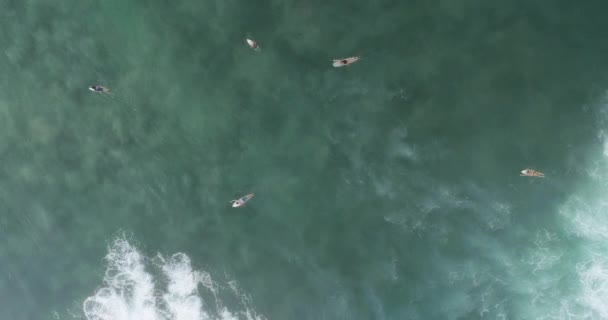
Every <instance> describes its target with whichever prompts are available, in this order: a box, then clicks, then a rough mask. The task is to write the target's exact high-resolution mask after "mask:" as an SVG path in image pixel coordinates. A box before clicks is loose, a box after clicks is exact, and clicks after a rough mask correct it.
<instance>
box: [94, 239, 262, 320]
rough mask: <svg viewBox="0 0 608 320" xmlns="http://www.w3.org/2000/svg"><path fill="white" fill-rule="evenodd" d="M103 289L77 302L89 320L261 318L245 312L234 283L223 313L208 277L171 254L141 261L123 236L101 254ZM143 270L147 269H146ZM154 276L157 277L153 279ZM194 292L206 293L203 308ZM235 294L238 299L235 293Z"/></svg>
mask: <svg viewBox="0 0 608 320" xmlns="http://www.w3.org/2000/svg"><path fill="white" fill-rule="evenodd" d="M105 259H106V262H107V270H106V272H105V275H104V279H103V283H104V284H103V287H102V288H101V289H99V290H97V292H95V294H94V295H92V296H91V297H88V298H87V299H86V300H85V301H84V303H83V311H84V314H85V316H86V318H87V319H89V320H168V319H171V320H215V319H221V320H226V319H231V320H238V319H248V320H250V319H255V320H262V319H265V318H264V317H263V316H260V315H257V314H256V312H255V311H254V310H253V308H252V307H251V305H252V301H251V298H250V297H249V296H247V295H245V294H242V293H241V292H240V289H238V285H237V283H236V281H234V280H232V281H230V282H229V286H230V290H225V291H227V292H228V293H229V294H231V295H232V296H233V297H232V298H236V299H231V300H235V301H237V304H238V305H237V306H232V308H235V309H237V310H229V308H228V307H227V306H224V305H223V303H222V301H221V299H220V288H221V286H219V285H218V284H216V283H215V282H214V281H213V279H212V278H211V275H210V274H209V273H207V272H204V271H196V270H193V269H192V266H191V261H190V258H189V257H188V256H187V255H185V254H183V253H177V254H174V255H173V256H171V257H170V258H168V259H165V258H164V257H163V256H161V255H158V256H157V257H156V258H155V259H146V257H144V256H142V255H141V253H140V252H139V251H138V250H137V248H135V247H134V246H133V245H131V244H130V243H129V242H128V241H127V240H126V239H125V238H124V237H119V238H117V239H115V240H114V242H113V243H112V245H111V246H110V248H109V252H108V254H107V255H106V258H105ZM147 269H149V270H147ZM153 274H154V275H158V276H153ZM199 289H202V290H205V293H209V295H208V296H210V297H211V298H210V299H211V300H215V301H211V303H207V304H206V303H205V301H203V299H202V297H201V293H202V292H199ZM236 293H238V294H236Z"/></svg>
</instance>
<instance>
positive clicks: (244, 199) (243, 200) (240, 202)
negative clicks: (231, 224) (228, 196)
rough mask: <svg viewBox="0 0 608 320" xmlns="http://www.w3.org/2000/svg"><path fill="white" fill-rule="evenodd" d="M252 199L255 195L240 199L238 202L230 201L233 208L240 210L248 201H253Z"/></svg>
mask: <svg viewBox="0 0 608 320" xmlns="http://www.w3.org/2000/svg"><path fill="white" fill-rule="evenodd" d="M251 198H253V193H251V194H248V195H246V196H243V197H240V198H238V199H236V200H230V202H231V203H232V207H233V208H238V207H242V206H244V205H245V203H246V202H247V201H249V200H251Z"/></svg>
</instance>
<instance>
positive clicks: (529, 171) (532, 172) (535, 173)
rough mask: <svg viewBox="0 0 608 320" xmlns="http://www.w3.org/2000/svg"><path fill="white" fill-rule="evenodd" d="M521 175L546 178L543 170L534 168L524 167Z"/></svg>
mask: <svg viewBox="0 0 608 320" xmlns="http://www.w3.org/2000/svg"><path fill="white" fill-rule="evenodd" d="M520 176H522V177H536V178H544V177H545V174H544V173H542V172H538V171H536V170H532V169H524V170H522V171H521V174H520Z"/></svg>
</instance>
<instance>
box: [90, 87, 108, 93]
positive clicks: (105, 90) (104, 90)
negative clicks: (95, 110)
mask: <svg viewBox="0 0 608 320" xmlns="http://www.w3.org/2000/svg"><path fill="white" fill-rule="evenodd" d="M89 90H91V91H93V92H97V93H108V92H110V89H108V88H106V87H102V86H90V87H89Z"/></svg>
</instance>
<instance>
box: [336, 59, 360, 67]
mask: <svg viewBox="0 0 608 320" xmlns="http://www.w3.org/2000/svg"><path fill="white" fill-rule="evenodd" d="M358 60H359V57H350V58H344V59H338V60H334V63H333V66H334V67H335V68H338V67H344V66H348V65H350V64H353V63H355V62H357V61H358Z"/></svg>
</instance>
